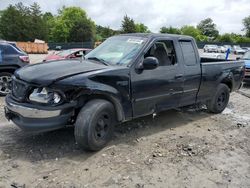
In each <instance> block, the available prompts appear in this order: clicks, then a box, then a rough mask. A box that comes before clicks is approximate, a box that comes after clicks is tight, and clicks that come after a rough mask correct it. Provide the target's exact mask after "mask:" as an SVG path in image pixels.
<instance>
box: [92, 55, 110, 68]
mask: <svg viewBox="0 0 250 188" xmlns="http://www.w3.org/2000/svg"><path fill="white" fill-rule="evenodd" d="M87 59H89V60H95V61H97V62H100V63H102V64H103V65H106V66H109V64H108V63H107V62H106V61H105V60H103V59H100V58H98V57H88V58H87Z"/></svg>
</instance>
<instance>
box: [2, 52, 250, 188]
mask: <svg viewBox="0 0 250 188" xmlns="http://www.w3.org/2000/svg"><path fill="white" fill-rule="evenodd" d="M40 57H41V56H40ZM37 59H39V58H37ZM248 94H250V87H249V86H244V87H243V88H242V89H241V90H240V91H239V92H236V93H232V94H231V98H230V102H229V105H228V107H227V108H226V109H225V111H224V112H223V113H222V114H217V115H215V114H210V113H208V112H207V111H206V109H204V108H199V109H196V108H184V109H177V110H171V111H166V112H164V113H160V114H158V115H157V116H156V117H155V118H154V119H153V118H152V116H147V117H144V118H140V119H137V120H133V121H131V122H127V123H124V124H121V125H118V126H117V127H116V130H115V136H114V139H113V140H112V141H111V142H110V143H109V145H108V146H107V147H106V148H104V149H103V150H101V151H99V152H94V153H93V152H85V151H82V150H81V149H80V148H79V147H78V145H77V144H76V143H75V140H74V130H73V128H70V127H68V128H65V129H61V130H57V131H53V132H48V133H43V134H36V135H34V134H28V133H25V132H23V131H21V130H20V129H19V128H17V127H16V126H15V125H14V124H13V123H11V122H8V121H7V120H6V119H5V118H4V112H3V105H4V98H0V106H1V107H0V134H1V136H0V187H91V188H92V187H136V188H142V187H145V188H146V187H164V188H166V187H171V188H172V187H192V188H193V187H197V188H198V187H199V188H200V187H211V188H214V187H223V188H224V187H229V188H231V187H232V188H235V187H242V188H244V187H246V188H247V187H250V122H249V120H250V108H249V104H250V99H249V96H248Z"/></svg>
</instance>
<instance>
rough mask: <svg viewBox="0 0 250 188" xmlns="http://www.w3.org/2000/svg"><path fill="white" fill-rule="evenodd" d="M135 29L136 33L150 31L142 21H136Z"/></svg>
mask: <svg viewBox="0 0 250 188" xmlns="http://www.w3.org/2000/svg"><path fill="white" fill-rule="evenodd" d="M135 31H136V33H150V30H149V29H148V27H147V26H146V25H144V24H143V23H136V24H135Z"/></svg>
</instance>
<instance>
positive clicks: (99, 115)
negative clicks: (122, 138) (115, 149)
mask: <svg viewBox="0 0 250 188" xmlns="http://www.w3.org/2000/svg"><path fill="white" fill-rule="evenodd" d="M115 122H116V120H115V109H114V106H113V105H112V104H111V103H110V102H108V101H106V100H102V99H95V100H91V101H89V102H88V103H86V104H85V106H84V107H83V108H82V109H81V111H80V112H79V114H78V117H77V120H76V123H75V139H76V142H77V143H78V144H79V145H80V146H81V147H82V148H83V149H86V150H91V151H98V150H100V149H102V148H103V147H104V146H105V145H106V144H107V143H108V142H109V141H110V140H111V138H112V136H113V132H114V124H115Z"/></svg>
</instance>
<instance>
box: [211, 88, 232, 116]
mask: <svg viewBox="0 0 250 188" xmlns="http://www.w3.org/2000/svg"><path fill="white" fill-rule="evenodd" d="M229 96H230V90H229V88H228V86H227V85H226V84H220V85H219V86H218V88H217V91H216V93H215V95H214V96H213V98H212V99H211V100H210V101H209V102H208V104H207V108H208V110H209V111H210V112H212V113H221V112H222V111H223V110H224V109H225V108H226V106H227V104H228V101H229Z"/></svg>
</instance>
